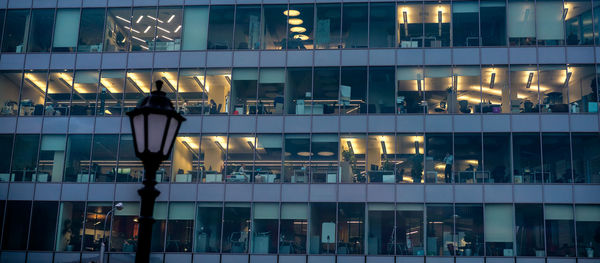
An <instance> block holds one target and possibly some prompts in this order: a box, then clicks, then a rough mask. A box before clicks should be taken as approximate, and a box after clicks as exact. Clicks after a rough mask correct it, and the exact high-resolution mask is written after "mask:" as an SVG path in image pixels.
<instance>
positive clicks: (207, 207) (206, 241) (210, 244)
mask: <svg viewBox="0 0 600 263" xmlns="http://www.w3.org/2000/svg"><path fill="white" fill-rule="evenodd" d="M222 216H223V205H222V204H220V203H199V204H198V207H197V208H196V226H195V229H196V234H195V235H194V236H195V238H196V241H195V247H194V252H203V253H210V252H219V251H220V250H221V226H222V224H221V223H222V221H221V218H222Z"/></svg>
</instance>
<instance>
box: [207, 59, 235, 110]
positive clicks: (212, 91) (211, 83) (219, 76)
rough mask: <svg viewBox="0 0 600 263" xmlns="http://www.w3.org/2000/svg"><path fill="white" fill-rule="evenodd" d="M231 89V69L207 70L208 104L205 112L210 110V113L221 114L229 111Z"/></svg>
mask: <svg viewBox="0 0 600 263" xmlns="http://www.w3.org/2000/svg"><path fill="white" fill-rule="evenodd" d="M230 91H231V70H230V69H209V70H206V92H207V93H208V98H207V100H208V104H207V105H205V106H204V112H205V113H206V112H208V114H220V113H226V112H228V107H227V103H229V101H230V99H231V94H230ZM207 109H208V110H207Z"/></svg>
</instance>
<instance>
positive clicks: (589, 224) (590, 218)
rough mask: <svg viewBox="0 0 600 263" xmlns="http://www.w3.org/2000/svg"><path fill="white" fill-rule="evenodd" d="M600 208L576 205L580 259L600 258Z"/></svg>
mask: <svg viewBox="0 0 600 263" xmlns="http://www.w3.org/2000/svg"><path fill="white" fill-rule="evenodd" d="M598 215H600V206H598V205H576V206H575V220H576V221H575V223H576V225H575V227H576V229H577V250H578V253H579V255H578V256H579V257H587V258H593V257H595V258H598V257H600V254H599V253H600V242H599V241H600V240H598V238H597V235H598V233H600V217H599V216H598Z"/></svg>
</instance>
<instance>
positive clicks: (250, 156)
mask: <svg viewBox="0 0 600 263" xmlns="http://www.w3.org/2000/svg"><path fill="white" fill-rule="evenodd" d="M254 145H256V138H255V137H254V136H252V135H250V134H240V135H230V136H229V143H227V164H226V168H227V174H226V177H225V181H227V182H232V183H233V182H235V183H247V182H250V179H251V178H252V174H253V173H254V172H255V169H254V149H255V147H254Z"/></svg>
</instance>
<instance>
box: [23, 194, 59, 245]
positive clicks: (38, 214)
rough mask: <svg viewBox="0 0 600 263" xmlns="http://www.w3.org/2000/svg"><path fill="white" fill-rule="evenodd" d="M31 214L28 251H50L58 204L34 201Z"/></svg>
mask: <svg viewBox="0 0 600 263" xmlns="http://www.w3.org/2000/svg"><path fill="white" fill-rule="evenodd" d="M32 210H33V211H32V213H31V229H30V233H31V236H30V237H29V247H28V249H29V250H42V251H52V250H53V249H54V236H55V235H54V234H55V231H56V216H57V213H58V202H52V201H35V202H33V209H32Z"/></svg>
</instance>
